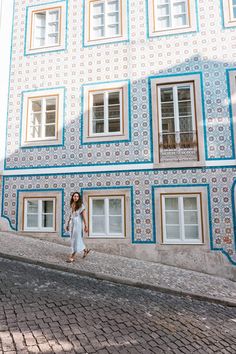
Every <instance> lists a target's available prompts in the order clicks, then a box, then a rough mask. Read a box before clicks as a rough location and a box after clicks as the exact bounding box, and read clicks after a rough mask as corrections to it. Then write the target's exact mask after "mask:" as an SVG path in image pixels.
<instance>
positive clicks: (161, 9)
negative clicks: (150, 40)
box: [157, 1, 170, 17]
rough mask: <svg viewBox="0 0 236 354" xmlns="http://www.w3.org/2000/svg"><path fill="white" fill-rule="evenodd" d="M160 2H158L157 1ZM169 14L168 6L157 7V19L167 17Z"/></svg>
mask: <svg viewBox="0 0 236 354" xmlns="http://www.w3.org/2000/svg"><path fill="white" fill-rule="evenodd" d="M159 2H160V1H159ZM169 14H170V6H169V5H168V3H167V4H164V5H159V6H157V15H158V17H162V16H168V15H169Z"/></svg>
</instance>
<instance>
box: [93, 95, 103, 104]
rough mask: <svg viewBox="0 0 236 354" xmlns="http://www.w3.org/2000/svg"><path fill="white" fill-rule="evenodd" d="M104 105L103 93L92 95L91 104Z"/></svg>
mask: <svg viewBox="0 0 236 354" xmlns="http://www.w3.org/2000/svg"><path fill="white" fill-rule="evenodd" d="M103 105H104V94H103V93H99V94H96V95H93V106H103Z"/></svg>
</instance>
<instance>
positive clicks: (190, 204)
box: [184, 197, 197, 210]
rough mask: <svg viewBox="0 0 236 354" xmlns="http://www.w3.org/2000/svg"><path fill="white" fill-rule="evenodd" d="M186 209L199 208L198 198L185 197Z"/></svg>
mask: <svg viewBox="0 0 236 354" xmlns="http://www.w3.org/2000/svg"><path fill="white" fill-rule="evenodd" d="M184 210H197V198H196V197H184Z"/></svg>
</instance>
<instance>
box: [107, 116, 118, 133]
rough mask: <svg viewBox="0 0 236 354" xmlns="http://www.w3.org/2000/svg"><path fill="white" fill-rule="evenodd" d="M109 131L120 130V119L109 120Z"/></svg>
mask: <svg viewBox="0 0 236 354" xmlns="http://www.w3.org/2000/svg"><path fill="white" fill-rule="evenodd" d="M108 129H109V133H112V132H113V133H114V132H120V120H119V119H114V120H110V121H109V128H108Z"/></svg>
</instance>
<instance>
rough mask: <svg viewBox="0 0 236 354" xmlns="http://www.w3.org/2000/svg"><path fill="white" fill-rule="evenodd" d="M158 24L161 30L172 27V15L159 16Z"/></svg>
mask: <svg viewBox="0 0 236 354" xmlns="http://www.w3.org/2000/svg"><path fill="white" fill-rule="evenodd" d="M157 25H158V28H159V29H160V30H161V29H165V28H169V27H170V17H168V16H166V17H160V18H158V21H157Z"/></svg>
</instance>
